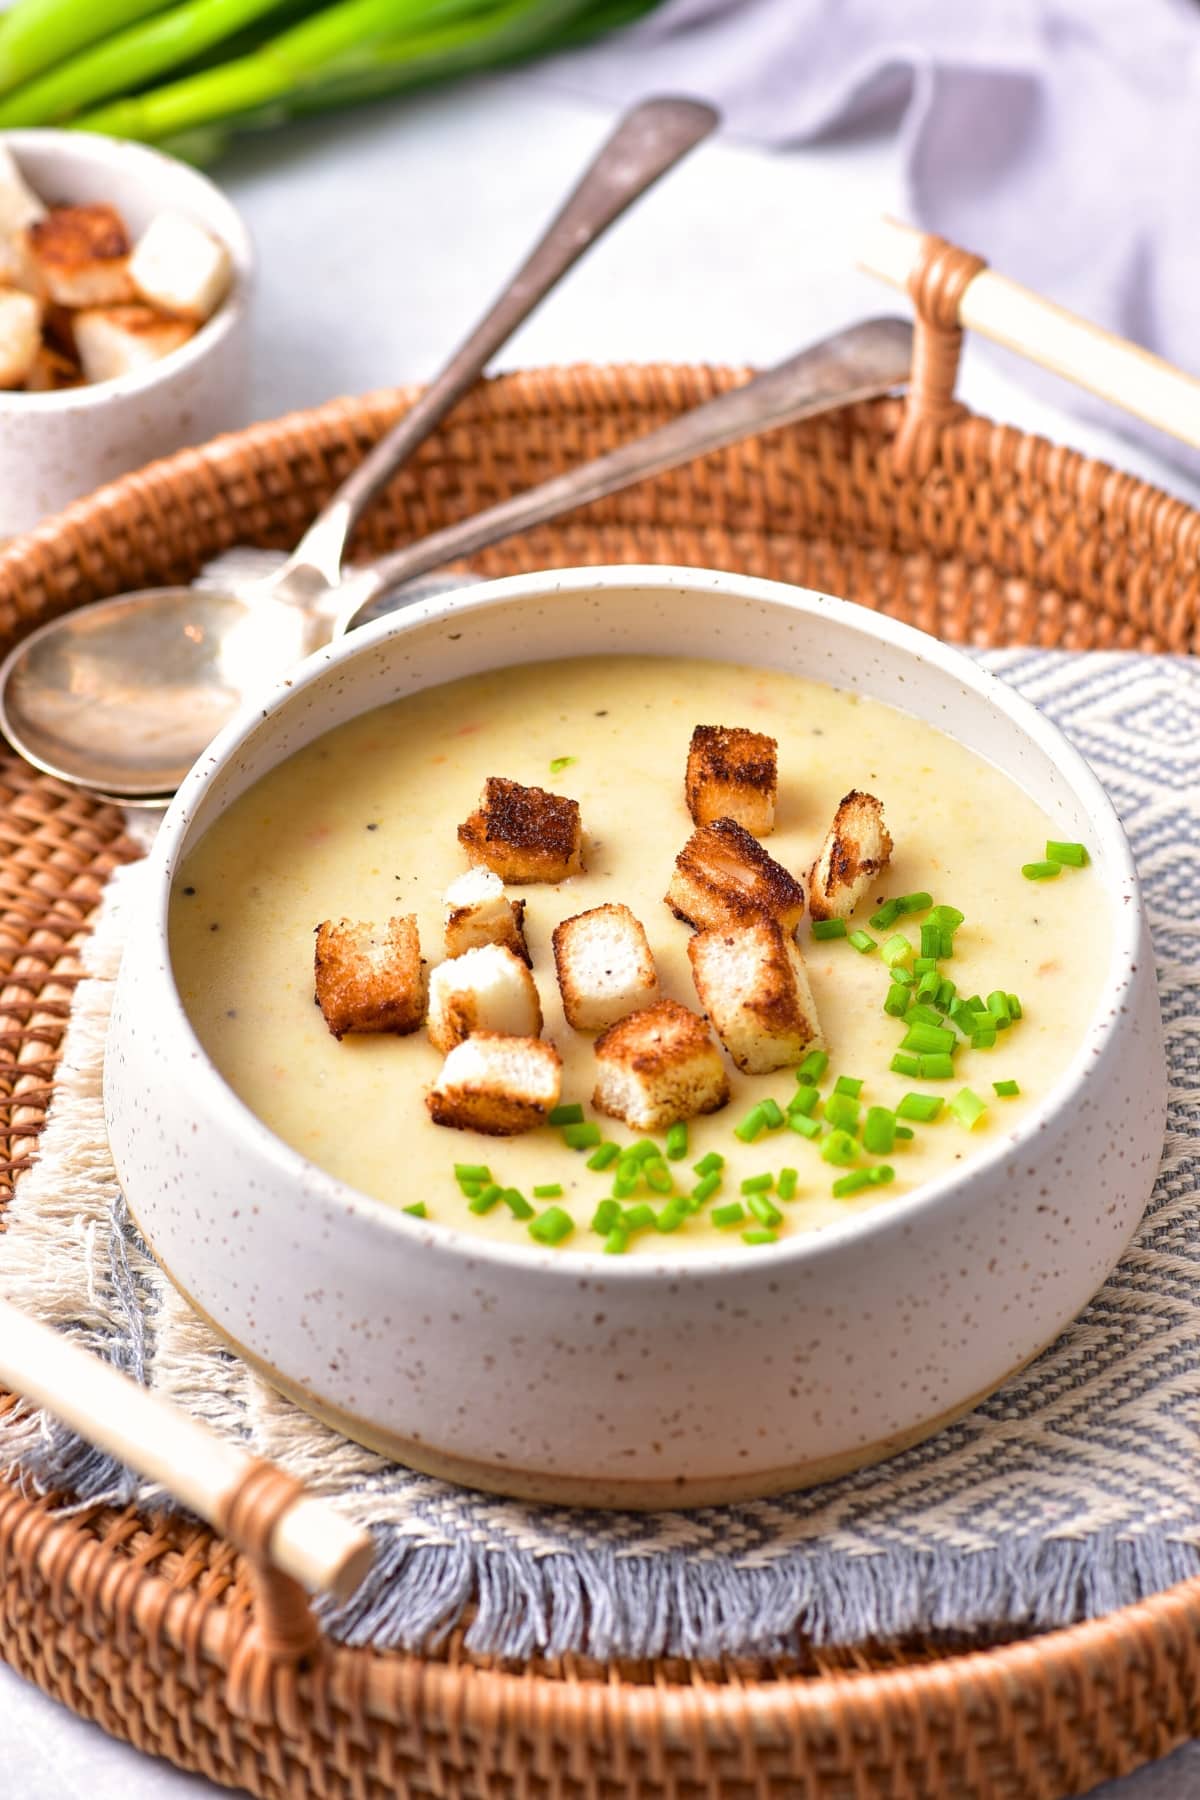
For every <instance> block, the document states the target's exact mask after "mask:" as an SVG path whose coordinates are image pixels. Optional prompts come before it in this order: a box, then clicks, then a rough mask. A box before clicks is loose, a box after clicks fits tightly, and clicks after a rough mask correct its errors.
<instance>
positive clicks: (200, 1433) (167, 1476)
mask: <svg viewBox="0 0 1200 1800" xmlns="http://www.w3.org/2000/svg"><path fill="white" fill-rule="evenodd" d="M0 1383H2V1384H3V1385H4V1386H6V1387H8V1388H9V1389H11V1390H12V1392H14V1393H17V1394H21V1395H23V1396H24V1397H25V1399H27V1400H32V1401H35V1402H36V1403H37V1404H38V1405H39V1406H44V1407H45V1408H46V1410H47V1411H48V1412H51V1413H53V1414H54V1416H55V1418H58V1419H61V1420H62V1421H63V1422H64V1423H65V1424H67V1425H69V1426H71V1428H72V1429H73V1430H75V1431H78V1432H79V1433H80V1435H81V1436H83V1437H85V1438H86V1439H87V1440H88V1442H89V1443H92V1444H95V1445H97V1446H98V1447H99V1448H100V1449H101V1450H106V1451H107V1452H108V1453H109V1455H111V1456H115V1457H117V1458H118V1459H119V1460H120V1461H121V1462H123V1463H125V1464H127V1465H128V1467H130V1468H131V1469H136V1470H137V1471H138V1473H139V1474H141V1475H145V1476H146V1477H148V1479H149V1480H151V1481H156V1482H159V1483H161V1485H162V1486H163V1487H164V1488H165V1489H166V1490H167V1491H168V1492H169V1493H171V1494H173V1495H174V1496H175V1498H176V1499H177V1500H180V1501H182V1502H183V1504H184V1505H185V1506H188V1507H190V1508H191V1509H192V1511H193V1512H196V1513H199V1515H200V1516H201V1518H203V1519H206V1520H207V1521H208V1522H209V1524H210V1525H212V1526H214V1527H215V1528H216V1529H217V1530H218V1531H221V1532H224V1533H226V1534H227V1535H228V1536H229V1537H230V1538H232V1540H233V1541H234V1542H235V1543H236V1544H238V1546H239V1548H241V1549H244V1550H246V1551H248V1552H249V1553H250V1554H251V1555H253V1556H257V1557H261V1558H263V1559H264V1560H266V1561H268V1562H269V1563H270V1564H271V1565H272V1566H273V1567H274V1568H275V1569H278V1570H279V1571H280V1572H281V1573H282V1574H285V1575H289V1576H291V1577H292V1579H293V1580H294V1581H297V1582H299V1583H300V1584H301V1586H303V1587H305V1588H307V1589H308V1590H309V1591H310V1592H313V1593H331V1594H334V1595H335V1596H337V1597H338V1598H339V1599H343V1600H344V1599H347V1598H348V1597H349V1596H350V1594H352V1593H353V1592H354V1589H355V1588H356V1587H357V1586H358V1584H359V1582H360V1581H361V1580H362V1578H363V1576H364V1575H365V1574H366V1571H367V1568H368V1566H369V1564H370V1561H371V1554H372V1550H371V1540H370V1538H369V1536H368V1535H367V1533H366V1532H364V1531H362V1530H360V1529H359V1528H358V1527H357V1526H355V1525H351V1524H350V1523H349V1522H348V1521H347V1520H345V1519H343V1518H342V1517H341V1516H340V1515H339V1514H338V1513H336V1512H334V1510H333V1509H332V1507H330V1506H327V1505H326V1504H325V1502H324V1501H322V1500H317V1499H314V1498H313V1497H312V1496H311V1495H308V1494H306V1493H305V1492H304V1490H303V1489H302V1488H301V1487H300V1485H299V1484H298V1483H295V1482H292V1481H291V1480H290V1478H288V1477H287V1476H284V1475H283V1474H282V1473H281V1472H280V1471H279V1470H277V1469H273V1468H271V1466H270V1465H269V1464H265V1463H262V1462H259V1461H257V1460H256V1459H255V1458H254V1457H251V1456H248V1455H247V1454H246V1453H245V1451H244V1450H239V1449H238V1448H237V1447H236V1446H235V1445H233V1444H227V1443H225V1442H224V1440H223V1439H221V1438H219V1437H217V1436H216V1435H215V1434H214V1433H213V1432H211V1431H210V1430H209V1429H208V1428H207V1426H204V1425H200V1424H198V1423H197V1422H196V1421H195V1420H194V1419H191V1418H189V1417H188V1415H187V1414H186V1413H184V1412H181V1411H180V1410H179V1409H178V1408H177V1407H174V1406H171V1405H169V1404H168V1403H167V1402H166V1401H165V1400H162V1399H160V1398H159V1397H158V1396H157V1395H155V1394H151V1393H149V1392H148V1391H147V1390H146V1389H145V1388H142V1387H139V1386H138V1385H137V1383H136V1382H134V1381H131V1380H130V1379H129V1377H128V1376H127V1375H122V1374H120V1373H119V1371H118V1370H116V1369H114V1368H111V1367H110V1366H109V1364H107V1363H104V1362H101V1361H100V1359H99V1358H98V1357H96V1356H92V1355H91V1354H90V1353H89V1352H88V1351H86V1350H81V1349H80V1348H79V1347H78V1345H76V1344H73V1343H71V1342H70V1340H69V1339H68V1338H66V1337H64V1336H62V1334H61V1333H59V1332H57V1331H52V1330H50V1328H49V1327H48V1326H46V1325H40V1324H38V1323H36V1322H35V1321H34V1320H33V1319H30V1318H28V1317H26V1315H25V1314H24V1313H22V1312H18V1311H17V1309H16V1308H15V1307H13V1306H10V1305H9V1304H8V1302H7V1301H4V1300H0ZM257 1533H261V1535H262V1537H263V1538H264V1539H265V1541H263V1542H257V1541H256V1534H257Z"/></svg>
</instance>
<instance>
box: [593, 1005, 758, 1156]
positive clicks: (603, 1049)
mask: <svg viewBox="0 0 1200 1800" xmlns="http://www.w3.org/2000/svg"><path fill="white" fill-rule="evenodd" d="M596 1069H597V1080H596V1091H595V1093H594V1094H593V1095H592V1105H593V1106H594V1107H595V1108H596V1111H597V1112H602V1113H608V1115H609V1116H610V1117H611V1118H614V1119H624V1121H625V1123H626V1124H627V1125H632V1126H634V1127H636V1129H637V1130H639V1131H658V1130H659V1129H660V1128H661V1127H662V1126H664V1125H673V1124H674V1123H675V1121H676V1120H677V1119H694V1118H695V1117H696V1116H697V1114H699V1113H709V1112H716V1111H718V1109H719V1108H720V1107H722V1106H724V1105H725V1104H726V1102H727V1101H728V1099H729V1077H728V1076H727V1075H726V1073H725V1065H724V1064H723V1063H722V1061H721V1053H720V1051H719V1050H718V1049H717V1046H716V1045H715V1044H714V1043H713V1041H712V1038H711V1037H710V1036H709V1031H708V1026H707V1025H706V1024H705V1023H704V1020H703V1019H700V1018H697V1016H696V1014H695V1013H694V1012H689V1011H688V1009H687V1007H686V1006H680V1004H679V1002H678V1000H659V1001H657V1002H656V1003H655V1005H653V1006H648V1007H646V1008H645V1009H644V1011H642V1012H635V1013H631V1014H630V1016H629V1017H628V1018H627V1019H621V1020H620V1021H619V1023H618V1024H616V1025H610V1026H609V1028H608V1030H607V1031H606V1032H605V1033H604V1034H603V1036H602V1037H598V1038H597V1039H596Z"/></svg>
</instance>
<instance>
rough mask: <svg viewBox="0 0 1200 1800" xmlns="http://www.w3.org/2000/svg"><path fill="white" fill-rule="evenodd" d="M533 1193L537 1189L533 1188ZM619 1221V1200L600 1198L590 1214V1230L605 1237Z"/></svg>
mask: <svg viewBox="0 0 1200 1800" xmlns="http://www.w3.org/2000/svg"><path fill="white" fill-rule="evenodd" d="M533 1191H534V1193H535V1194H536V1193H537V1189H536V1188H534V1190H533ZM620 1223H621V1202H620V1201H619V1200H602V1201H601V1202H600V1204H599V1206H598V1207H597V1208H596V1210H595V1212H594V1213H593V1214H592V1230H593V1231H595V1232H598V1233H599V1235H600V1236H601V1237H607V1236H608V1234H609V1232H610V1231H611V1230H612V1228H613V1226H614V1225H619V1224H620Z"/></svg>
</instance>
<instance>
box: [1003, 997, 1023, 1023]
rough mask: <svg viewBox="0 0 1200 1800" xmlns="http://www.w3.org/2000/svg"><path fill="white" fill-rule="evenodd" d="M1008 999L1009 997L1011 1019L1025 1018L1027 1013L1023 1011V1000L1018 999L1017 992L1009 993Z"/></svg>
mask: <svg viewBox="0 0 1200 1800" xmlns="http://www.w3.org/2000/svg"><path fill="white" fill-rule="evenodd" d="M1007 999H1008V1016H1009V1018H1010V1019H1023V1018H1024V1016H1025V1015H1024V1013H1023V1012H1022V1011H1021V1002H1020V1001H1019V1000H1018V999H1017V996H1016V995H1015V994H1009V995H1008V996H1007Z"/></svg>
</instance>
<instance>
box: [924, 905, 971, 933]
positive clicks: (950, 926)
mask: <svg viewBox="0 0 1200 1800" xmlns="http://www.w3.org/2000/svg"><path fill="white" fill-rule="evenodd" d="M929 916H930V918H931V919H932V921H933V923H934V924H935V925H936V926H937V928H938V930H939V931H957V930H958V928H959V926H960V925H961V924H962V922H963V920H964V919H965V918H966V916H967V915H966V913H961V912H959V910H958V908H957V906H935V907H934V909H933V911H932V912H931V913H930V915H929Z"/></svg>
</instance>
